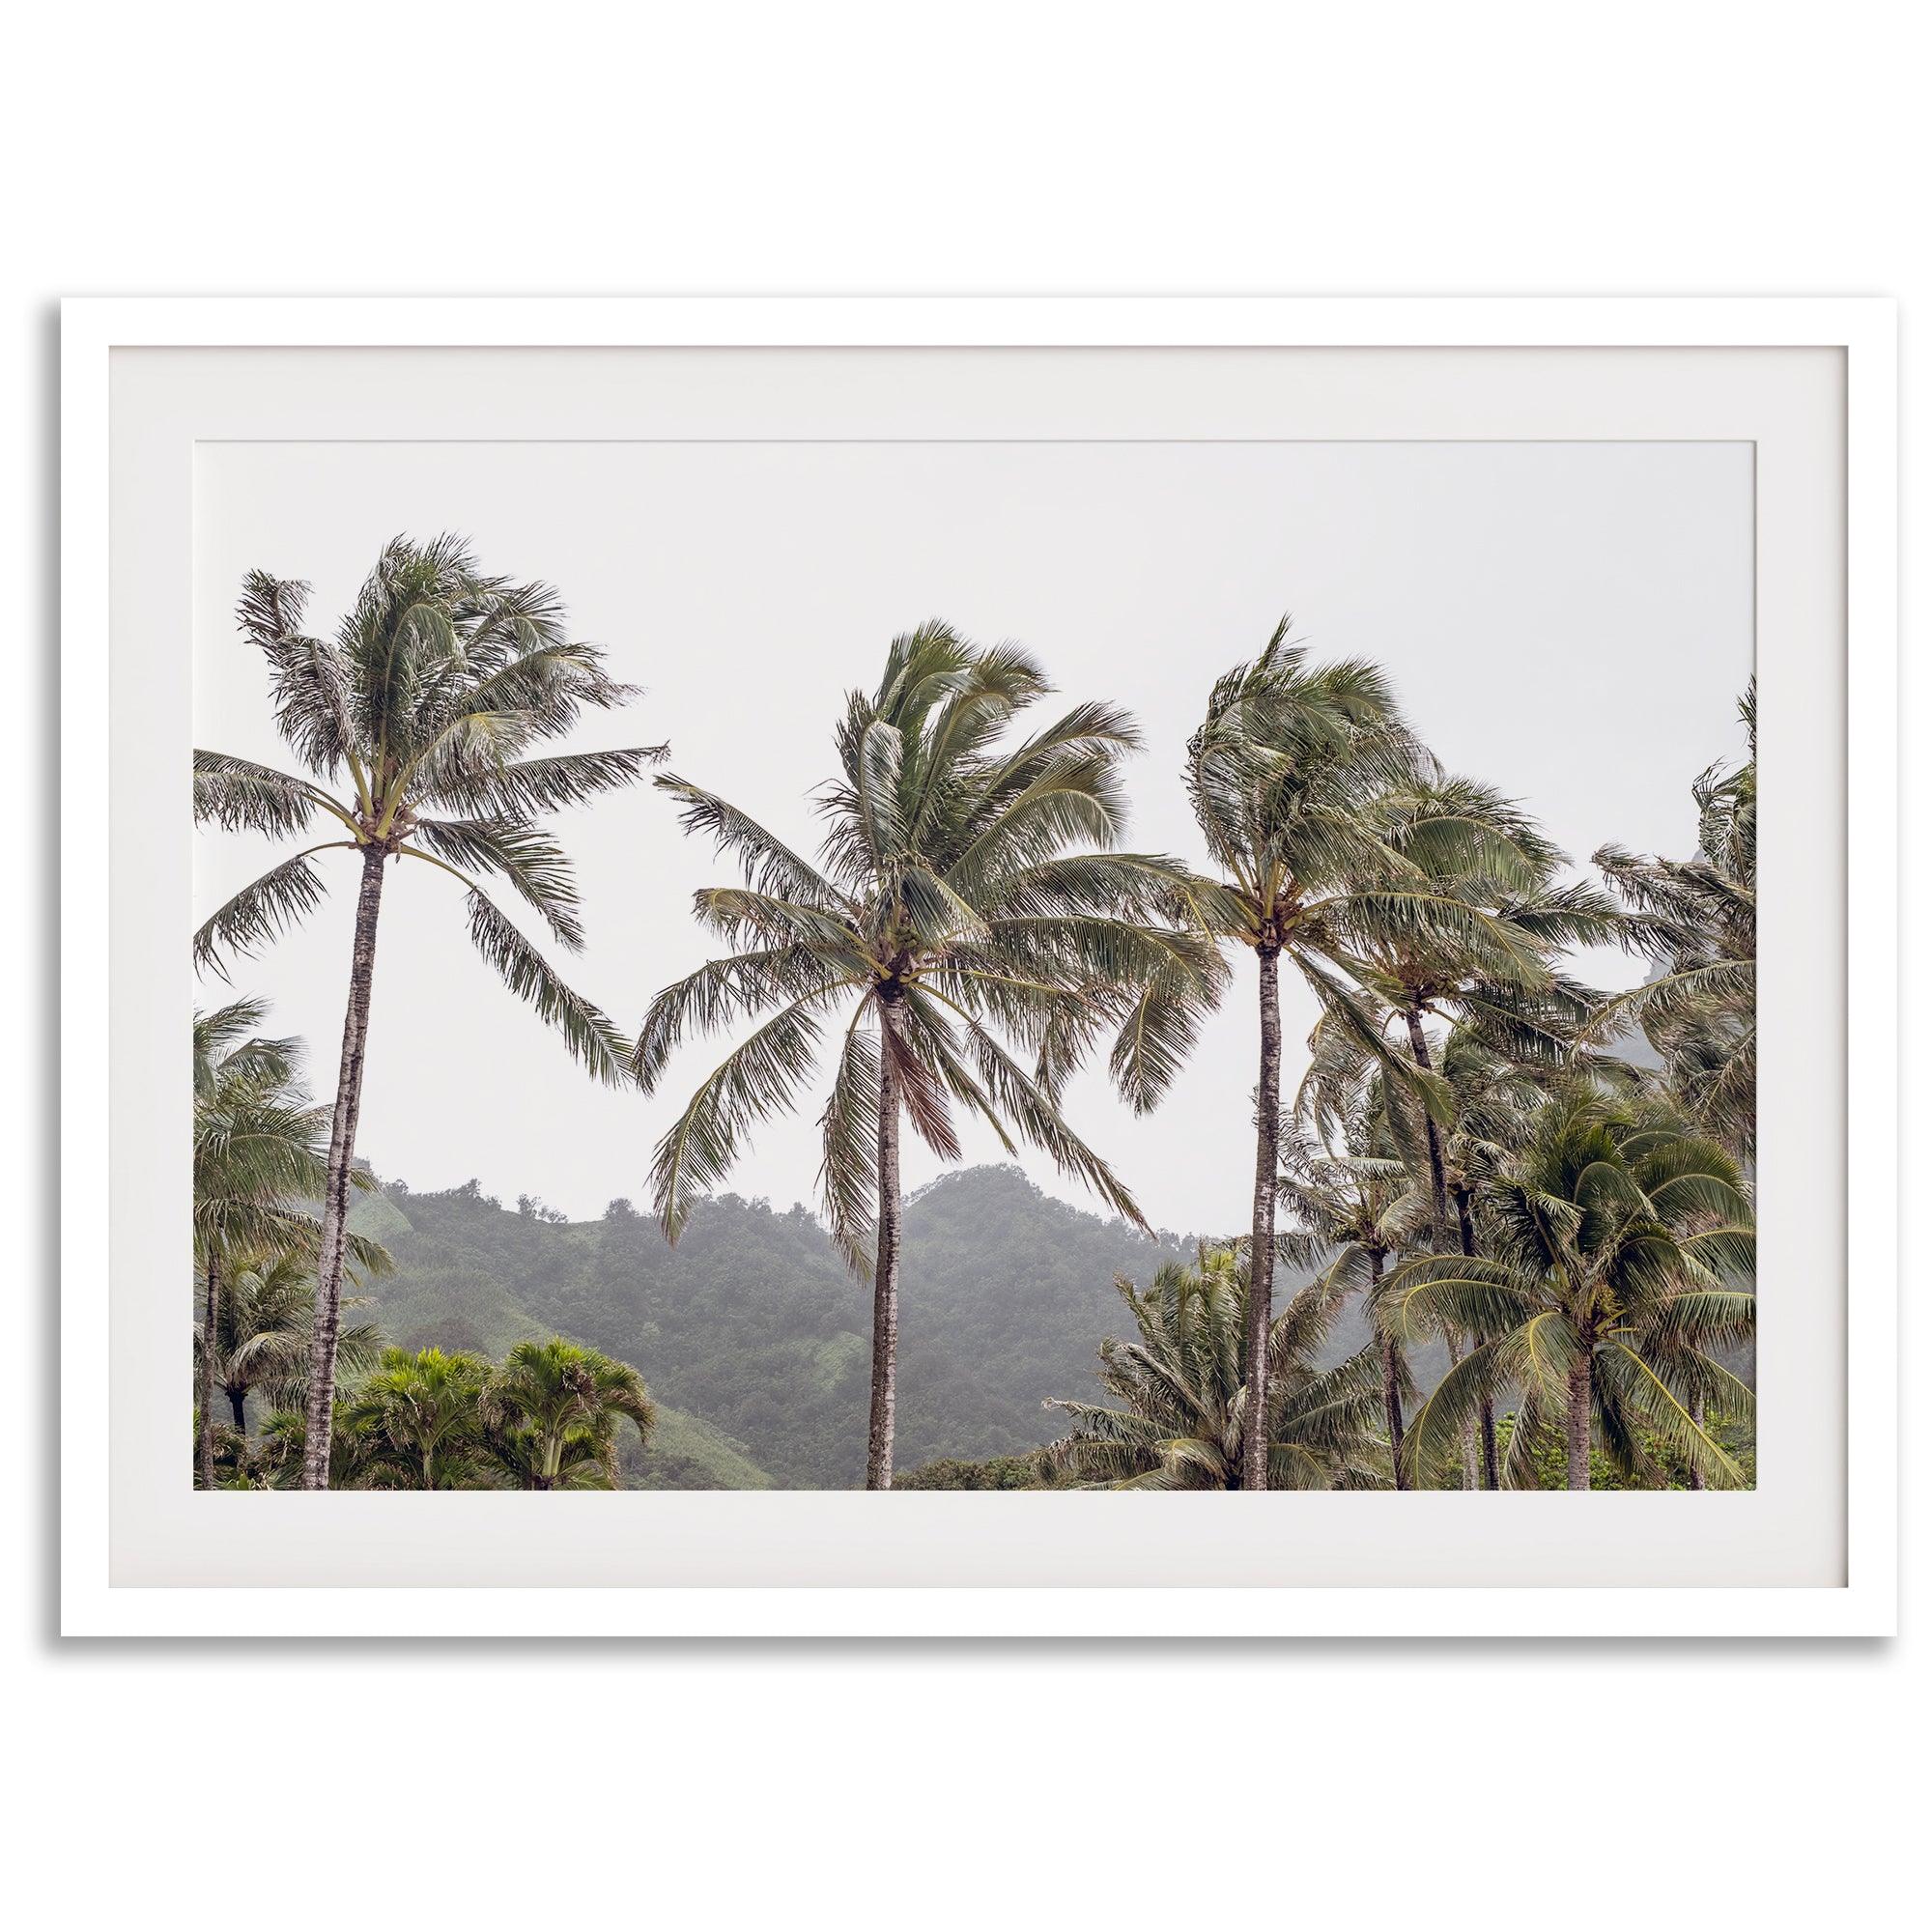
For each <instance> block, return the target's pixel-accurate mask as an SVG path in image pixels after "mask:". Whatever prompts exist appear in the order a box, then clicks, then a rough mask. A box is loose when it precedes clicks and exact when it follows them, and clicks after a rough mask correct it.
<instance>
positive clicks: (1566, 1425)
mask: <svg viewBox="0 0 1932 1932" xmlns="http://www.w3.org/2000/svg"><path fill="white" fill-rule="evenodd" d="M1569 1396H1570V1399H1569V1402H1568V1403H1567V1404H1566V1405H1565V1414H1564V1418H1563V1435H1564V1440H1565V1443H1566V1445H1567V1447H1568V1451H1569V1465H1570V1487H1571V1488H1572V1489H1573V1490H1587V1489H1588V1488H1589V1487H1590V1356H1589V1351H1588V1350H1587V1349H1586V1350H1585V1351H1584V1354H1583V1359H1582V1360H1581V1361H1579V1362H1578V1363H1577V1365H1576V1367H1575V1368H1573V1369H1572V1370H1571V1371H1570V1390H1569Z"/></svg>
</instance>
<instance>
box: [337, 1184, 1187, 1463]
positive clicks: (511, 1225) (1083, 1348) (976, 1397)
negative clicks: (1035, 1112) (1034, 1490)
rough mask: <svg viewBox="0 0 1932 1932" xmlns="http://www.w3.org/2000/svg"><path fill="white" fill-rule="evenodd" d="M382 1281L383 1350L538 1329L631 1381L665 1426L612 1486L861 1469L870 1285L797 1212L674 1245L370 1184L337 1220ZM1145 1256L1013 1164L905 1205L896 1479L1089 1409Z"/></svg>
mask: <svg viewBox="0 0 1932 1932" xmlns="http://www.w3.org/2000/svg"><path fill="white" fill-rule="evenodd" d="M357 1225H358V1226H360V1227H362V1228H364V1229H365V1230H366V1232H368V1233H370V1234H373V1235H375V1236H378V1237H379V1238H380V1239H382V1240H384V1242H386V1243H387V1244H388V1246H389V1248H390V1251H391V1252H392V1253H393V1254H394V1256H395V1259H396V1272H395V1274H394V1275H393V1276H392V1277H390V1278H389V1279H387V1280H385V1281H382V1282H379V1283H376V1284H375V1285H374V1288H373V1291H372V1292H371V1293H370V1295H369V1299H370V1303H371V1306H370V1308H369V1310H368V1313H369V1314H370V1315H372V1316H373V1318H374V1319H375V1320H376V1321H379V1322H380V1323H381V1325H382V1327H383V1329H384V1332H385V1333H386V1334H387V1335H388V1336H389V1337H391V1338H392V1339H393V1340H396V1341H398V1342H401V1343H404V1344H406V1345H408V1346H410V1347H425V1346H428V1345H430V1344H432V1343H435V1344H439V1345H440V1346H442V1347H444V1348H459V1347H460V1348H471V1349H478V1350H484V1351H485V1352H488V1353H492V1354H496V1353H500V1352H501V1350H503V1349H504V1348H505V1347H506V1346H507V1345H508V1344H510V1343H511V1342H514V1341H517V1340H520V1339H522V1338H524V1337H526V1336H538V1335H548V1334H551V1333H560V1334H563V1335H567V1336H569V1337H571V1338H572V1339H574V1340H578V1341H582V1342H587V1343H590V1344H592V1345H593V1346H595V1347H597V1348H600V1349H603V1350H606V1351H607V1352H608V1353H611V1354H614V1355H617V1356H620V1357H621V1358H622V1359H623V1360H625V1361H628V1362H631V1363H634V1364H635V1365H636V1366H637V1367H638V1368H639V1370H640V1371H641V1372H642V1374H643V1376H644V1378H645V1380H646V1381H647V1382H648V1383H649V1385H650V1389H651V1392H652V1395H653V1396H654V1397H655V1398H656V1399H657V1400H658V1401H659V1402H660V1403H662V1404H664V1405H667V1406H668V1408H669V1409H670V1410H672V1411H674V1412H675V1413H674V1414H671V1415H668V1416H667V1417H666V1421H665V1423H664V1425H662V1426H661V1428H660V1431H659V1435H658V1438H657V1439H656V1441H655V1442H654V1443H653V1446H652V1449H651V1451H650V1452H649V1454H648V1455H647V1457H646V1458H645V1459H644V1460H643V1463H642V1464H641V1465H640V1466H639V1468H637V1469H635V1470H633V1471H632V1472H631V1475H632V1479H633V1480H637V1481H642V1482H644V1483H647V1484H650V1485H652V1486H662V1487H691V1486H709V1485H718V1486H725V1487H733V1488H738V1487H747V1486H750V1485H752V1484H753V1483H756V1482H758V1481H760V1480H769V1481H770V1482H772V1483H775V1484H778V1485H779V1486H781V1487H785V1488H844V1487H848V1486H856V1485H857V1484H859V1483H860V1482H861V1481H862V1480H863V1478H864V1474H865V1444H866V1404H867V1363H868V1353H867V1331H868V1327H869V1321H870V1305H871V1296H870V1290H869V1288H868V1287H867V1285H865V1284H863V1283H861V1282H859V1281H858V1280H856V1279H855V1278H854V1277H853V1276H852V1274H851V1273H850V1271H849V1270H848V1269H847V1268H846V1267H845V1265H844V1264H843V1263H842V1262H841V1260H840V1259H839V1257H838V1253H837V1251H836V1250H835V1249H834V1247H833V1245H832V1243H831V1241H830V1240H829V1239H828V1238H827V1236H826V1235H825V1232H824V1230H823V1229H822V1228H821V1227H820V1226H819V1224H818V1222H817V1220H816V1219H815V1218H814V1217H813V1216H812V1215H811V1214H810V1213H809V1212H808V1211H806V1210H805V1209H804V1208H792V1209H790V1210H789V1211H785V1212H779V1211H775V1210H774V1209H773V1208H770V1207H769V1206H768V1205H766V1204H765V1203H763V1202H754V1201H746V1200H743V1199H741V1198H739V1197H738V1196H736V1195H725V1196H723V1197H721V1198H719V1199H717V1200H715V1201H708V1202H702V1203H700V1204H699V1205H698V1206H697V1208H696V1210H695V1211H694V1213H693V1215H692V1218H691V1222H690V1225H689V1227H688V1228H687V1229H686V1232H685V1234H684V1236H683V1238H682V1239H681V1240H680V1241H679V1243H678V1245H677V1247H676V1248H675V1249H671V1248H668V1247H667V1246H666V1244H665V1241H664V1238H663V1236H661V1235H659V1233H658V1231H657V1227H656V1224H655V1223H654V1222H652V1221H650V1220H649V1219H647V1218H645V1217H643V1216H641V1215H639V1214H637V1213H635V1212H632V1211H630V1210H629V1209H628V1208H625V1206H624V1205H623V1204H621V1203H618V1204H613V1205H612V1208H611V1210H609V1211H608V1212H607V1213H606V1215H605V1217H604V1218H603V1219H602V1220H600V1221H589V1222H571V1223H566V1222H558V1221H554V1220H551V1219H547V1218H544V1217H543V1215H542V1213H541V1212H540V1211H530V1212H519V1211H517V1210H516V1209H514V1208H503V1207H501V1206H499V1205H498V1204H497V1202H495V1201H493V1200H491V1199H490V1198H489V1197H488V1196H485V1195H482V1194H481V1193H479V1192H478V1191H477V1190H476V1188H475V1187H474V1185H473V1184H472V1185H471V1186H469V1187H467V1188H461V1189H457V1190H455V1191H453V1192H449V1193H443V1194H417V1193H412V1192H410V1191H409V1190H408V1189H407V1188H406V1187H404V1186H402V1185H400V1184H399V1183H395V1182H389V1183H387V1191H386V1193H385V1195H384V1197H383V1198H382V1199H380V1200H371V1201H367V1202H365V1203H364V1204H363V1205H362V1206H361V1208H358V1210H357ZM1162 1245H1164V1246H1165V1247H1166V1249H1167V1251H1168V1252H1170V1253H1176V1252H1179V1250H1180V1247H1181V1245H1182V1244H1181V1243H1179V1242H1178V1241H1176V1240H1175V1239H1174V1238H1173V1237H1171V1236H1170V1237H1167V1239H1166V1241H1165V1242H1164V1243H1163V1244H1161V1245H1157V1244H1156V1243H1155V1242H1154V1241H1152V1240H1151V1239H1150V1238H1149V1237H1147V1236H1143V1235H1140V1234H1137V1233H1136V1232H1135V1231H1134V1230H1133V1229H1132V1228H1130V1227H1128V1226H1127V1225H1126V1223H1124V1222H1122V1221H1119V1220H1106V1219H1102V1218H1101V1217H1099V1216H1098V1215H1094V1214H1089V1213H1083V1212H1081V1211H1080V1210H1079V1209H1077V1208H1071V1207H1068V1206H1067V1205H1066V1204H1065V1203H1064V1202H1060V1201H1056V1200H1054V1199H1052V1198H1051V1197H1050V1196H1048V1195H1045V1194H1042V1193H1041V1192H1040V1191H1039V1190H1038V1189H1037V1187H1035V1186H1034V1185H1033V1183H1032V1182H1031V1181H1029V1180H1028V1179H1026V1177H1025V1176H1024V1175H1023V1174H1021V1173H1020V1172H1019V1171H1018V1170H1017V1169H1015V1168H1008V1167H979V1168H971V1169H967V1170H965V1171H964V1172H961V1173H957V1174H953V1175H950V1176H948V1177H946V1178H945V1179H941V1180H938V1181H935V1182H934V1183H933V1184H932V1185H931V1186H929V1187H927V1188H925V1189H924V1190H923V1191H922V1192H921V1193H919V1194H917V1195H915V1196H913V1197H912V1199H911V1201H910V1203H909V1205H908V1207H907V1210H906V1232H905V1275H904V1287H903V1291H902V1301H901V1309H900V1357H899V1363H900V1366H899V1413H898V1444H897V1457H896V1460H897V1462H898V1463H899V1465H900V1467H902V1468H910V1467H912V1466H913V1465H915V1464H916V1463H923V1462H926V1461H928V1460H930V1459H931V1458H934V1457H939V1456H948V1457H964V1458H980V1457H986V1456H995V1455H1003V1454H1009V1453H1012V1452H1014V1451H1017V1450H1023V1449H1027V1448H1031V1447H1034V1446H1035V1445H1037V1444H1038V1443H1041V1442H1044V1441H1046V1440H1048V1439H1049V1438H1050V1437H1051V1436H1052V1435H1054V1434H1055V1433H1057V1432H1056V1429H1055V1418H1054V1417H1053V1416H1052V1415H1051V1414H1050V1413H1049V1412H1048V1411H1046V1410H1045V1409H1043V1408H1042V1407H1041V1404H1042V1403H1043V1402H1044V1401H1045V1400H1046V1398H1047V1397H1049V1396H1057V1395H1087V1394H1091V1393H1092V1392H1093V1388H1094V1383H1093V1370H1094V1350H1095V1349H1096V1348H1097V1347H1098V1345H1099V1342H1100V1340H1101V1338H1102V1337H1103V1336H1105V1335H1107V1334H1110V1333H1119V1332H1120V1331H1121V1329H1122V1325H1123V1323H1124V1322H1125V1321H1126V1312H1125V1310H1124V1309H1123V1308H1122V1306H1121V1303H1120V1299H1119V1297H1118V1296H1117V1295H1116V1293H1114V1289H1113V1285H1112V1284H1113V1279H1114V1276H1115V1275H1116V1274H1117V1273H1121V1272H1124V1273H1127V1274H1129V1275H1131V1276H1133V1277H1134V1278H1135V1279H1137V1280H1140V1281H1145V1280H1146V1279H1147V1277H1148V1276H1149V1275H1150V1274H1151V1271H1152V1269H1153V1268H1154V1267H1155V1266H1157V1265H1158V1264H1159V1260H1160V1257H1161V1252H1162Z"/></svg>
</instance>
